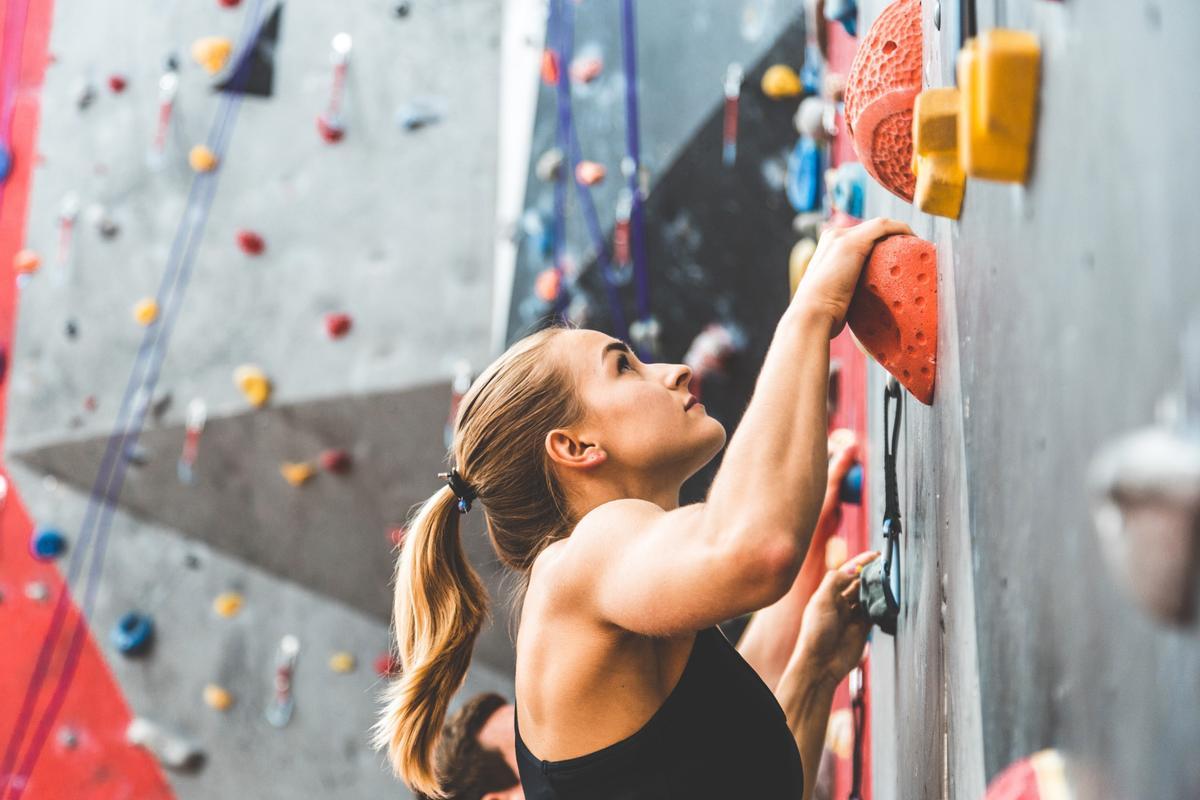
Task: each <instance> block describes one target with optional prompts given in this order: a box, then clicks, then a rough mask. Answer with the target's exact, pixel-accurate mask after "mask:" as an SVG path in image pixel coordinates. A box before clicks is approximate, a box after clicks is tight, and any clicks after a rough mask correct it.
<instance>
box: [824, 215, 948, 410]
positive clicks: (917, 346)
mask: <svg viewBox="0 0 1200 800" xmlns="http://www.w3.org/2000/svg"><path fill="white" fill-rule="evenodd" d="M937 305H938V303H937V248H935V247H934V246H933V244H932V243H930V242H927V241H925V240H924V239H920V238H918V237H916V236H889V237H888V238H886V239H884V240H882V241H881V242H879V243H878V244H876V245H875V249H874V250H872V251H871V256H870V258H869V259H868V260H867V265H866V266H865V267H864V268H863V271H862V274H861V275H860V276H859V279H858V286H857V287H856V288H855V290H854V297H853V298H851V300H850V309H849V311H848V312H847V313H846V324H847V325H849V326H850V330H852V331H854V335H855V336H857V337H858V340H859V341H860V342H862V345H863V347H865V348H866V349H867V351H868V352H869V353H870V354H871V355H872V356H874V357H875V360H876V361H878V362H879V363H880V365H881V366H882V367H883V368H884V369H886V370H887V371H888V372H890V373H892V374H893V375H895V376H896V380H898V381H900V383H901V384H902V385H903V386H904V388H905V389H908V390H909V391H910V392H912V393H913V396H914V397H916V398H917V399H918V400H920V401H921V402H922V403H924V404H925V405H931V404H932V403H933V384H934V380H935V379H936V377H937V323H938V312H937Z"/></svg>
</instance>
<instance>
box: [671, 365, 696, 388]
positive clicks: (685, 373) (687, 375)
mask: <svg viewBox="0 0 1200 800" xmlns="http://www.w3.org/2000/svg"><path fill="white" fill-rule="evenodd" d="M691 380H692V368H691V367H689V366H688V365H687V364H676V365H675V367H674V369H673V370H672V371H671V388H672V389H674V388H675V387H677V386H680V385H683V386H687V385H688V384H689V383H691Z"/></svg>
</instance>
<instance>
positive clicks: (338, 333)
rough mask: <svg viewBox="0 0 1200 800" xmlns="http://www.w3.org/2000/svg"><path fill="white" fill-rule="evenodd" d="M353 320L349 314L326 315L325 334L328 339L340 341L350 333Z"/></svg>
mask: <svg viewBox="0 0 1200 800" xmlns="http://www.w3.org/2000/svg"><path fill="white" fill-rule="evenodd" d="M352 325H353V320H352V319H351V318H350V315H349V314H326V315H325V332H326V333H327V334H329V338H330V339H340V338H342V337H343V336H345V335H346V334H347V333H349V332H350V327H351V326H352Z"/></svg>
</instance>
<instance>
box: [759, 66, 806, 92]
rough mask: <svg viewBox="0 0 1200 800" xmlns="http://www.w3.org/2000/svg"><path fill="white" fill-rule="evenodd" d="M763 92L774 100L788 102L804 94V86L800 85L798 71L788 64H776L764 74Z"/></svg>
mask: <svg viewBox="0 0 1200 800" xmlns="http://www.w3.org/2000/svg"><path fill="white" fill-rule="evenodd" d="M762 91H763V94H765V95H766V96H767V97H769V98H771V99H772V100H786V99H787V98H789V97H797V96H799V95H800V94H802V93H803V92H804V85H803V84H802V83H800V76H799V75H797V74H796V70H794V69H792V68H791V67H789V66H788V65H786V64H775V65H773V66H771V67H769V68H768V69H767V71H766V72H764V73H763V76H762Z"/></svg>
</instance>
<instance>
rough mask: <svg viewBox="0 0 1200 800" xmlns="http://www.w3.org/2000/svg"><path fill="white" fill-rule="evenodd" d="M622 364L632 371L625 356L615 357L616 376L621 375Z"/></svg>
mask: <svg viewBox="0 0 1200 800" xmlns="http://www.w3.org/2000/svg"><path fill="white" fill-rule="evenodd" d="M622 364H624V365H625V366H627V367H629V368H630V369H633V367H632V366H631V365H630V363H629V359H628V358H626V357H625V356H618V357H617V374H618V375H619V374H621V365H622Z"/></svg>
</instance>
